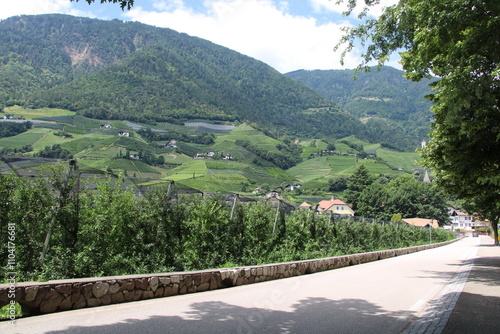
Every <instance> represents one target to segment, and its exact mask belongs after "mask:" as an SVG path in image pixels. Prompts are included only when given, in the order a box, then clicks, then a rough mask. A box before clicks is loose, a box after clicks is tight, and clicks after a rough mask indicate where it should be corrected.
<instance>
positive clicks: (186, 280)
mask: <svg viewBox="0 0 500 334" xmlns="http://www.w3.org/2000/svg"><path fill="white" fill-rule="evenodd" d="M184 284H185V285H186V287H190V286H192V285H193V276H191V275H186V276H184Z"/></svg>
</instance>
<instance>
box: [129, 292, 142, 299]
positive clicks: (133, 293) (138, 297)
mask: <svg viewBox="0 0 500 334" xmlns="http://www.w3.org/2000/svg"><path fill="white" fill-rule="evenodd" d="M142 293H143V291H141V290H134V291H132V292H131V294H132V300H134V301H136V300H139V299H141V296H142Z"/></svg>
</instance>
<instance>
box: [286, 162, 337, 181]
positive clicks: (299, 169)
mask: <svg viewBox="0 0 500 334" xmlns="http://www.w3.org/2000/svg"><path fill="white" fill-rule="evenodd" d="M330 171H331V167H330V164H329V163H328V160H327V157H326V156H324V157H318V158H312V159H307V160H305V161H304V162H302V163H301V164H299V165H297V166H294V167H292V168H290V169H288V170H287V173H288V174H289V175H291V176H293V177H295V178H297V179H298V180H300V181H301V182H307V181H311V180H314V179H318V178H321V177H326V176H327V175H329V174H330Z"/></svg>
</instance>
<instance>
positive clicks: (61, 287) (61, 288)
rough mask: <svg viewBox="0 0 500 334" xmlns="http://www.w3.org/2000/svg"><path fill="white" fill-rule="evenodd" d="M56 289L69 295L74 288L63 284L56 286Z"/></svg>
mask: <svg viewBox="0 0 500 334" xmlns="http://www.w3.org/2000/svg"><path fill="white" fill-rule="evenodd" d="M55 289H56V291H57V292H59V293H62V294H65V295H69V294H70V293H71V291H72V290H73V286H71V284H61V285H56V287H55Z"/></svg>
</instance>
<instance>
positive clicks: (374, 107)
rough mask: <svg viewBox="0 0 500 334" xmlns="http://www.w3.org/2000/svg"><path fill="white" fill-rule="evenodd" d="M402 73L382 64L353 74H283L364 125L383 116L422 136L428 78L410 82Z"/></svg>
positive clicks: (427, 119) (426, 122)
mask: <svg viewBox="0 0 500 334" xmlns="http://www.w3.org/2000/svg"><path fill="white" fill-rule="evenodd" d="M403 74H404V72H403V71H400V70H397V69H395V68H392V67H389V66H383V67H381V68H380V69H377V68H376V67H374V68H372V69H371V71H369V72H359V73H357V74H356V73H355V71H354V70H315V71H306V70H299V71H294V72H290V73H287V74H285V75H286V76H288V77H290V78H293V79H296V80H298V81H300V82H303V83H305V84H306V85H308V86H309V87H311V88H313V89H314V90H316V91H317V92H319V93H321V94H322V95H323V96H325V97H327V98H329V99H330V100H332V101H335V103H336V104H337V105H339V106H340V107H341V108H342V109H343V110H346V111H348V112H349V113H351V114H352V115H354V116H356V117H359V118H365V119H368V121H367V124H368V125H370V123H372V122H374V121H375V119H385V120H388V121H390V122H391V123H396V124H399V125H401V126H403V127H405V128H406V129H407V130H408V131H409V132H410V133H413V134H414V135H415V136H418V137H420V138H423V137H424V136H425V134H426V133H427V132H428V131H429V124H430V120H431V117H432V113H431V111H430V106H431V102H430V101H428V100H426V99H425V96H426V95H428V94H430V93H431V88H430V87H429V84H430V83H431V82H432V80H426V79H424V80H422V81H421V82H413V81H411V80H407V79H405V78H404V77H403Z"/></svg>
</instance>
